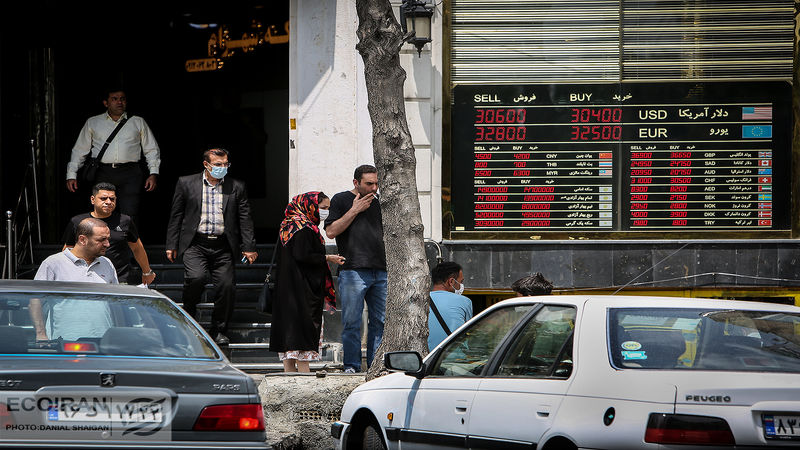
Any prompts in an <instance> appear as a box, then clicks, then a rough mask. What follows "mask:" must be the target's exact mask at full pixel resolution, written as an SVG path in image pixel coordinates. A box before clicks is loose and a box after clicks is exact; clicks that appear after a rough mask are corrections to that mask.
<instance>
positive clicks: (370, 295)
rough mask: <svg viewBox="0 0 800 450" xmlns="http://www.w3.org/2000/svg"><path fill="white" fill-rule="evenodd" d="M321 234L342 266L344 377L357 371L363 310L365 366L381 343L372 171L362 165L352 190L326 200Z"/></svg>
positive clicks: (382, 291)
mask: <svg viewBox="0 0 800 450" xmlns="http://www.w3.org/2000/svg"><path fill="white" fill-rule="evenodd" d="M329 211H330V212H329V214H328V218H327V219H326V220H325V234H327V236H328V238H330V239H334V238H335V239H336V246H337V247H338V248H339V254H340V255H342V256H343V257H344V258H345V263H344V265H342V267H341V268H340V269H339V288H338V294H339V300H340V302H341V305H342V347H343V350H344V370H345V372H346V373H353V372H360V371H361V322H362V319H361V315H362V313H363V311H364V303H366V305H367V312H368V322H367V366H368V367H369V366H370V365H372V360H373V358H374V357H375V351H376V350H377V349H378V345H380V343H381V338H382V337H383V319H384V314H385V311H386V252H385V249H384V246H383V222H382V221H381V206H380V204H379V203H378V170H377V169H376V168H375V167H374V166H371V165H368V164H365V165H362V166H359V167H357V168H356V170H355V172H354V173H353V189H351V190H349V191H344V192H339V193H338V194H336V195H334V196H333V198H332V199H331V207H330V210H329Z"/></svg>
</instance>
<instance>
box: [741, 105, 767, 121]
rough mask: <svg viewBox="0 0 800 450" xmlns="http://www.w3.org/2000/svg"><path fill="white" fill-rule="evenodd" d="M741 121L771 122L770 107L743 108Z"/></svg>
mask: <svg viewBox="0 0 800 450" xmlns="http://www.w3.org/2000/svg"><path fill="white" fill-rule="evenodd" d="M742 120H772V106H745V107H743V108H742Z"/></svg>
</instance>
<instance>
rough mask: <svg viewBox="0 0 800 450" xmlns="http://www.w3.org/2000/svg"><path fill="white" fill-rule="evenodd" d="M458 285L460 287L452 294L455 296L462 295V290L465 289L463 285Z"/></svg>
mask: <svg viewBox="0 0 800 450" xmlns="http://www.w3.org/2000/svg"><path fill="white" fill-rule="evenodd" d="M453 281H455V282H456V283H458V281H456V280H453ZM458 284H459V285H460V286H461V287H459V288H458V289H456V290H455V291H453V292H455V294H456V295H461V294H463V293H464V288H465V287H466V286H464V283H458Z"/></svg>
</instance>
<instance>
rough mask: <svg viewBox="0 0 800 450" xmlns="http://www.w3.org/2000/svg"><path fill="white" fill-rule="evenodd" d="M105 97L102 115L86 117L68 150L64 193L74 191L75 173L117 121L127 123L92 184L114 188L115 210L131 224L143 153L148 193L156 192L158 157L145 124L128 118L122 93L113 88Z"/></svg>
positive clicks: (108, 134) (139, 187) (154, 141)
mask: <svg viewBox="0 0 800 450" xmlns="http://www.w3.org/2000/svg"><path fill="white" fill-rule="evenodd" d="M106 94H107V95H106V99H105V100H103V105H104V106H105V107H106V112H104V113H103V114H100V115H97V116H94V117H90V118H89V120H87V121H86V124H85V125H84V126H83V129H81V132H80V134H79V135H78V140H77V141H76V142H75V146H74V147H73V148H72V157H71V158H70V161H69V163H68V164H67V189H68V190H69V191H70V192H75V191H76V190H77V189H78V179H77V178H78V177H77V174H78V169H80V168H81V167H82V166H83V164H84V162H85V160H86V158H87V157H88V156H89V155H90V154H91V156H92V157H97V155H98V154H99V153H100V150H101V149H102V148H103V144H105V142H106V140H107V139H108V137H109V136H110V135H111V133H112V132H113V131H114V129H115V128H117V125H119V123H120V120H122V119H127V121H126V122H125V123H124V125H122V127H121V128H120V129H119V132H118V133H117V135H116V136H115V137H114V139H113V140H112V141H111V143H110V144H109V145H108V148H106V151H105V154H103V158H102V159H101V160H100V167H99V168H98V170H97V178H96V179H95V180H94V183H99V182H103V181H105V182H108V183H111V184H113V185H114V186H116V187H117V203H118V205H117V209H118V210H119V212H120V213H122V214H126V215H128V216H131V217H132V218H133V219H134V221H135V220H136V216H137V214H138V211H139V195H140V193H141V187H142V179H143V178H144V175H143V173H142V168H141V166H140V165H139V160H140V159H141V155H142V153H144V157H145V159H146V160H147V167H148V170H149V172H150V173H149V175H148V177H147V179H146V180H145V181H144V189H145V190H146V191H148V192H151V191H153V190H154V189H155V188H156V178H157V175H158V168H159V166H160V165H161V153H160V150H159V148H158V143H157V142H156V139H155V137H154V136H153V133H152V132H151V131H150V127H148V126H147V122H145V121H144V119H142V118H141V117H138V116H128V113H127V112H126V109H127V107H128V100H127V98H126V96H125V91H123V90H122V89H116V88H114V89H110V90H108V91H107V92H106ZM94 183H92V184H94Z"/></svg>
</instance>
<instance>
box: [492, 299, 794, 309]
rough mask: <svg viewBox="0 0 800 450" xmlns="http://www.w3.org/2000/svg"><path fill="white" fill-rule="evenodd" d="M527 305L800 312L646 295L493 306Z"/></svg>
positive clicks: (762, 304)
mask: <svg viewBox="0 0 800 450" xmlns="http://www.w3.org/2000/svg"><path fill="white" fill-rule="evenodd" d="M531 302H535V303H554V304H562V305H564V304H566V305H575V306H580V305H584V304H592V305H599V306H601V307H606V308H642V307H652V308H713V309H738V310H753V311H756V310H759V311H763V310H768V311H781V312H787V313H800V307H797V306H794V305H784V304H780V303H766V302H755V301H748V300H720V299H708V298H689V297H657V296H650V295H541V296H536V297H514V298H510V299H508V300H503V301H502V302H499V303H497V306H498V307H500V305H505V306H508V305H513V304H520V305H522V304H530V303H531Z"/></svg>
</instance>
